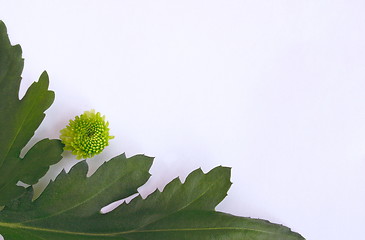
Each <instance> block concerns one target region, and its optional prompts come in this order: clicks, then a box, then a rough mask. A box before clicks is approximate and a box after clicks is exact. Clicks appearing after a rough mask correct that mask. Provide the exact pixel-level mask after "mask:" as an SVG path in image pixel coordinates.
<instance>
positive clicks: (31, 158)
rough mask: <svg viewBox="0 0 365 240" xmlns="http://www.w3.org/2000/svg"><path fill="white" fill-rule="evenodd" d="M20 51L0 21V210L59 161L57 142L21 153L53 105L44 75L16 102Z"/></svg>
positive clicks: (17, 98)
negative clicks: (23, 154) (24, 154)
mask: <svg viewBox="0 0 365 240" xmlns="http://www.w3.org/2000/svg"><path fill="white" fill-rule="evenodd" d="M21 55H22V50H21V48H20V46H19V45H16V46H12V45H11V44H10V41H9V38H8V35H7V31H6V27H5V25H4V23H3V22H2V21H0V113H1V114H0V126H1V134H0V206H1V205H5V204H6V203H8V202H9V201H10V200H12V199H14V198H16V197H19V196H20V195H21V194H22V193H24V191H25V188H23V187H20V186H17V185H16V184H17V183H18V182H19V181H23V182H24V183H27V184H34V183H36V182H37V181H38V180H39V178H41V177H42V176H43V175H44V174H45V173H46V172H47V170H48V168H49V166H50V165H52V164H55V163H57V162H58V161H59V160H60V159H61V153H62V147H63V146H62V144H61V143H60V141H59V140H49V139H44V140H42V141H41V142H39V143H37V144H36V145H34V146H33V148H32V149H31V150H30V151H29V152H28V153H27V154H26V156H25V157H24V158H20V152H21V150H22V149H23V148H24V146H25V145H26V144H27V143H28V142H29V140H30V139H31V137H32V136H33V135H34V132H35V130H36V129H37V128H38V126H39V124H40V123H41V122H42V120H43V119H44V117H45V114H44V111H45V110H46V109H48V108H49V106H50V105H51V104H52V103H53V100H54V93H53V92H52V91H48V75H47V73H45V72H44V73H43V74H42V75H41V77H40V79H39V81H38V82H36V83H33V84H32V85H31V86H30V87H29V89H28V90H27V92H26V94H25V96H24V97H23V98H22V99H21V100H19V96H18V94H19V87H20V81H21V73H22V70H23V59H22V56H21Z"/></svg>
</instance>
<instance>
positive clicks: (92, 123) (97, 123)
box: [60, 110, 114, 159]
mask: <svg viewBox="0 0 365 240" xmlns="http://www.w3.org/2000/svg"><path fill="white" fill-rule="evenodd" d="M108 126H109V123H108V122H107V121H105V116H101V114H100V113H99V112H97V113H95V110H91V111H85V112H84V113H83V114H81V115H80V116H76V117H75V119H74V120H70V122H69V124H68V125H67V126H66V127H65V128H64V129H62V130H61V131H60V133H61V135H60V139H61V140H62V143H63V144H65V147H64V150H69V151H71V152H72V154H74V155H76V158H77V159H85V158H91V157H93V156H95V155H97V154H99V153H101V152H102V151H103V150H104V148H105V147H106V146H108V145H109V140H110V139H113V138H114V137H113V136H110V135H109V127H108Z"/></svg>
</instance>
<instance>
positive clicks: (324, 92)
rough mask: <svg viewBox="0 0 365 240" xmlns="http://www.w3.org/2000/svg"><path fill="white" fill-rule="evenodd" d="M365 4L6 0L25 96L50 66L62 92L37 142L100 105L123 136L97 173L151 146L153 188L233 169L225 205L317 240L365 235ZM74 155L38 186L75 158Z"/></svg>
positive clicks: (3, 11)
mask: <svg viewBox="0 0 365 240" xmlns="http://www.w3.org/2000/svg"><path fill="white" fill-rule="evenodd" d="M51 2H52V3H51ZM364 12H365V2H364V1H361V0H359V1H351V0H344V1H336V0H333V1H329V0H328V1H324V0H322V1H321V0H306V1H301V0H287V1H284V0H281V1H272V0H267V1H262V0H252V1H214V0H209V1H208V0H207V1H201V0H199V1H198V0H191V1H190V0H185V1H136V0H133V1H132V0H131V1H116V0H115V1H111V0H108V1H106V0H104V1H91V0H87V1H86V0H85V1H66V0H63V1H34V0H33V1H0V19H2V20H3V21H4V22H5V24H6V25H7V27H8V32H9V35H10V38H11V41H12V43H13V44H15V43H19V44H21V45H22V48H23V52H24V54H23V56H24V58H25V68H24V73H23V78H24V79H23V85H22V94H24V91H25V89H26V87H27V86H29V84H30V83H31V82H33V81H35V80H37V79H38V77H39V75H40V74H41V72H42V71H43V70H47V71H48V73H49V75H50V79H51V86H50V87H51V89H53V90H54V91H55V92H56V100H55V103H54V105H53V106H52V107H51V109H50V110H48V111H47V117H46V119H45V121H44V123H43V125H42V126H41V128H40V129H39V130H38V131H37V132H36V136H35V138H34V140H33V141H32V143H34V142H35V141H37V140H39V139H42V138H44V137H51V138H57V137H58V131H59V130H60V129H61V128H63V127H64V126H65V125H66V124H67V122H68V120H69V119H70V118H73V117H74V116H75V115H78V114H81V113H82V112H83V111H84V110H90V109H92V108H93V109H96V110H97V111H100V112H102V113H103V114H105V115H106V116H107V119H108V120H109V122H110V126H111V132H112V134H113V135H115V136H116V138H115V139H114V140H112V141H111V145H110V147H108V148H107V149H106V150H105V151H104V152H103V153H102V154H101V155H100V156H98V157H96V158H95V159H92V160H89V162H90V163H91V165H92V171H93V170H95V168H96V167H97V166H98V165H100V164H101V163H102V162H103V161H104V160H107V159H110V158H111V157H113V156H115V155H117V154H120V153H122V152H126V153H127V155H128V156H131V155H133V154H137V153H145V154H147V155H150V156H155V157H156V158H155V163H154V165H153V167H152V170H151V172H152V174H153V175H152V178H151V179H150V181H149V182H148V184H147V185H146V186H145V187H143V188H141V189H140V192H141V193H142V195H143V196H146V195H147V194H149V193H150V192H152V191H153V190H154V189H155V188H156V187H159V188H163V186H164V185H165V184H166V183H168V182H169V181H170V180H172V179H173V178H174V177H176V176H180V177H181V178H182V179H184V178H185V177H186V175H187V174H188V173H189V172H191V171H192V170H194V169H196V168H198V167H202V169H203V170H204V171H209V170H210V169H211V168H213V167H215V166H217V165H225V166H230V167H232V181H233V183H234V184H233V185H232V188H231V190H230V192H229V195H228V197H227V198H226V199H225V200H224V201H223V202H222V204H220V205H219V207H218V210H220V211H225V212H229V213H232V214H235V215H240V216H250V217H258V218H264V219H268V220H270V221H273V222H276V223H281V224H284V225H287V226H289V227H291V228H292V229H293V230H294V231H297V232H299V233H301V234H302V235H303V236H304V237H306V238H307V239H308V240H325V239H331V240H343V239H362V238H363V230H364V226H365V31H364V30H365V14H364ZM65 157H66V158H65V159H64V160H63V161H62V162H61V163H60V164H58V165H57V166H55V167H53V168H52V170H51V172H50V173H49V174H47V176H46V177H45V178H43V179H42V181H41V183H40V184H38V185H37V189H38V190H39V191H40V190H41V189H42V188H44V186H45V185H46V184H47V182H48V180H49V179H50V178H53V177H54V176H55V175H56V174H57V173H58V172H59V171H60V169H61V168H62V167H65V166H67V167H66V169H69V167H70V166H71V165H72V164H73V163H75V160H74V159H73V157H72V156H70V154H65Z"/></svg>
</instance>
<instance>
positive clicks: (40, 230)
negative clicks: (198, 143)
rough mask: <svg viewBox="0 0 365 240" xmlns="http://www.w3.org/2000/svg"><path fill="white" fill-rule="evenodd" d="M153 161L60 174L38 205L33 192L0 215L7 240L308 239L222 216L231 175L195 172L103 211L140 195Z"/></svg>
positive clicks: (123, 161)
mask: <svg viewBox="0 0 365 240" xmlns="http://www.w3.org/2000/svg"><path fill="white" fill-rule="evenodd" d="M151 164H152V159H151V158H149V157H146V156H144V155H137V156H134V157H131V158H125V156H124V155H121V156H119V157H116V158H114V159H112V160H110V161H109V162H107V163H104V164H103V165H102V166H101V167H100V168H99V169H98V170H97V171H96V173H95V174H93V175H92V176H91V177H89V178H87V177H86V174H87V165H86V163H85V162H80V163H79V164H77V165H76V166H74V167H73V168H72V169H71V170H70V172H69V173H68V174H66V173H65V172H63V173H61V174H60V175H59V176H58V177H57V179H56V180H55V181H54V182H52V183H51V184H50V185H49V186H48V187H47V188H46V190H45V191H44V192H43V193H42V195H41V196H40V197H39V198H38V199H36V200H35V201H34V202H32V201H31V199H32V189H31V188H29V189H28V191H27V192H26V193H25V194H23V195H22V197H21V198H20V199H18V200H16V201H13V202H12V204H11V205H9V206H7V207H6V208H5V209H4V210H3V211H2V212H0V233H1V234H2V235H3V236H4V237H5V240H15V239H16V240H21V239H27V240H40V239H49V240H61V239H62V240H74V239H75V240H76V239H78V240H86V239H98V240H106V239H118V240H123V239H125V240H139V239H140V240H142V239H143V240H149V239H150V240H154V239H159V240H163V239H169V240H170V239H174V240H179V239H181V240H182V239H192V240H194V239H196V240H198V239H199V240H208V239H209V240H215V239H216V240H218V239H219V240H221V239H227V240H228V239H229V240H238V239H240V240H241V239H243V240H269V239H270V240H303V239H304V238H303V237H301V236H300V235H299V234H297V233H294V232H292V231H290V229H288V228H286V227H283V226H280V225H276V224H272V223H269V222H267V221H264V220H258V219H250V218H242V217H236V216H232V215H229V214H224V213H220V212H215V211H214V208H215V207H216V205H217V204H218V203H219V202H221V201H222V199H223V198H224V197H225V196H226V194H227V191H228V189H229V188H230V185H231V182H230V169H229V168H226V167H217V168H215V169H213V170H211V171H210V172H209V173H207V174H204V173H203V172H202V171H201V170H200V169H198V170H195V171H194V172H192V173H191V174H190V175H189V176H188V177H187V179H186V180H185V182H184V183H183V184H182V183H181V182H180V180H179V179H178V178H177V179H175V180H173V181H172V182H170V183H169V184H168V185H167V186H166V187H165V188H164V191H163V192H160V191H158V190H156V191H155V192H154V193H152V194H151V195H150V196H148V197H147V198H146V199H143V198H142V197H141V196H138V197H136V198H134V199H133V200H132V201H131V202H130V203H129V204H126V203H123V204H122V205H120V206H119V207H118V208H116V209H115V210H114V211H112V212H109V213H107V214H102V213H100V209H101V208H102V207H103V206H105V205H107V204H108V203H111V202H113V201H115V200H117V199H122V198H125V197H127V196H130V195H131V194H133V193H135V192H136V191H137V188H138V187H139V186H140V185H142V184H143V183H144V182H145V181H147V179H148V177H149V174H148V169H149V167H150V166H151Z"/></svg>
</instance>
